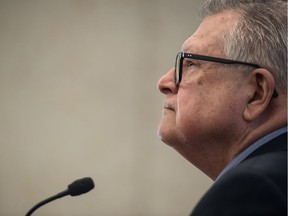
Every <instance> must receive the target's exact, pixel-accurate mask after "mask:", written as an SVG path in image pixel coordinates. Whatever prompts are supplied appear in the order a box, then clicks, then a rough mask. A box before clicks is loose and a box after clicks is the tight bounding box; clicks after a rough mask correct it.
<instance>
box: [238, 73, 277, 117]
mask: <svg viewBox="0 0 288 216" xmlns="http://www.w3.org/2000/svg"><path fill="white" fill-rule="evenodd" d="M249 79H250V80H249V83H250V85H251V87H252V88H251V92H250V98H249V100H247V104H246V108H245V110H244V112H243V117H244V119H245V120H246V121H253V120H255V119H256V118H257V117H259V116H260V115H261V114H262V113H263V112H264V111H265V109H266V108H267V107H268V105H269V102H270V100H271V97H272V94H273V92H274V85H275V80H274V77H273V75H272V74H271V72H270V71H268V70H266V69H263V68H259V69H256V70H254V71H253V72H251V74H250V76H249ZM249 91H250V88H249Z"/></svg>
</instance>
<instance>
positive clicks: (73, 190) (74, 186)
mask: <svg viewBox="0 0 288 216" xmlns="http://www.w3.org/2000/svg"><path fill="white" fill-rule="evenodd" d="M93 188H94V182H93V179H92V178H90V177H86V178H82V179H78V180H76V181H74V182H72V183H71V184H70V185H68V192H69V195H71V196H78V195H81V194H83V193H87V192H88V191H90V190H92V189H93Z"/></svg>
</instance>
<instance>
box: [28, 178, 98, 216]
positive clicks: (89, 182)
mask: <svg viewBox="0 0 288 216" xmlns="http://www.w3.org/2000/svg"><path fill="white" fill-rule="evenodd" d="M93 188H94V182H93V179H92V178H90V177H85V178H82V179H78V180H76V181H74V182H72V183H71V184H69V185H68V188H67V189H66V190H65V191H62V192H60V193H58V194H56V195H54V196H52V197H49V198H48V199H45V200H43V201H41V202H39V203H38V204H36V205H35V206H34V207H33V208H31V209H30V210H29V211H28V212H27V214H26V215H25V216H30V215H31V214H32V213H33V212H34V211H35V210H36V209H38V208H40V207H41V206H43V205H45V204H47V203H49V202H51V201H53V200H56V199H59V198H62V197H64V196H67V195H71V196H78V195H81V194H84V193H87V192H88V191H90V190H92V189H93Z"/></svg>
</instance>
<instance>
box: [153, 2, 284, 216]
mask: <svg viewBox="0 0 288 216" xmlns="http://www.w3.org/2000/svg"><path fill="white" fill-rule="evenodd" d="M202 18H203V19H202V22H201V24H200V26H199V28H198V29H197V30H196V32H195V33H194V34H193V35H192V36H191V37H190V38H188V39H187V40H186V41H185V42H184V44H183V46H182V52H180V53H178V54H177V56H176V63H175V68H172V69H171V70H170V71H168V72H167V73H166V74H165V75H164V76H162V77H161V78H160V80H159V82H158V87H159V90H160V91H161V92H162V93H163V94H164V95H165V100H164V105H163V113H162V119H161V121H160V124H159V129H158V133H159V136H160V138H161V140H162V141H163V142H165V143H167V144H168V145H170V146H171V147H173V148H174V149H176V150H177V151H178V152H179V153H180V154H181V155H182V156H183V157H185V158H186V159H187V160H188V161H189V162H191V163H192V164H193V165H195V166H196V167H198V168H199V169H200V170H201V171H203V172H204V173H205V174H206V175H207V176H209V177H210V178H211V179H213V180H215V183H214V184H213V185H212V187H211V188H210V190H209V191H208V192H207V193H206V194H205V195H204V197H203V198H202V199H201V200H200V202H199V203H198V205H197V206H196V207H195V209H194V210H193V212H192V214H191V215H193V216H196V215H197V216H198V215H199V216H205V215H219V216H224V215H227V216H235V215H239V216H246V215H253V216H255V215H273V216H275V215H287V1H282V0H208V1H206V2H205V3H204V5H203V7H202Z"/></svg>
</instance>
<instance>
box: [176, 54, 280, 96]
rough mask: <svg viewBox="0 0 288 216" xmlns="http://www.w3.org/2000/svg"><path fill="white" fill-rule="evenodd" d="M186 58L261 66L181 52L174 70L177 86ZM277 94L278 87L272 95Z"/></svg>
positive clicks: (253, 65) (254, 65)
mask: <svg viewBox="0 0 288 216" xmlns="http://www.w3.org/2000/svg"><path fill="white" fill-rule="evenodd" d="M185 58H189V59H197V60H202V61H209V62H216V63H221V64H228V65H231V64H241V65H247V66H250V67H255V68H261V66H260V65H258V64H254V63H248V62H242V61H236V60H230V59H224V58H218V57H212V56H205V55H198V54H191V53H184V52H179V53H178V54H177V56H176V62H175V71H174V82H175V85H176V86H178V85H179V84H180V82H181V79H182V70H183V60H184V59H185ZM277 96H278V92H277V91H276V89H274V92H273V95H272V97H274V98H275V97H277Z"/></svg>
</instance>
